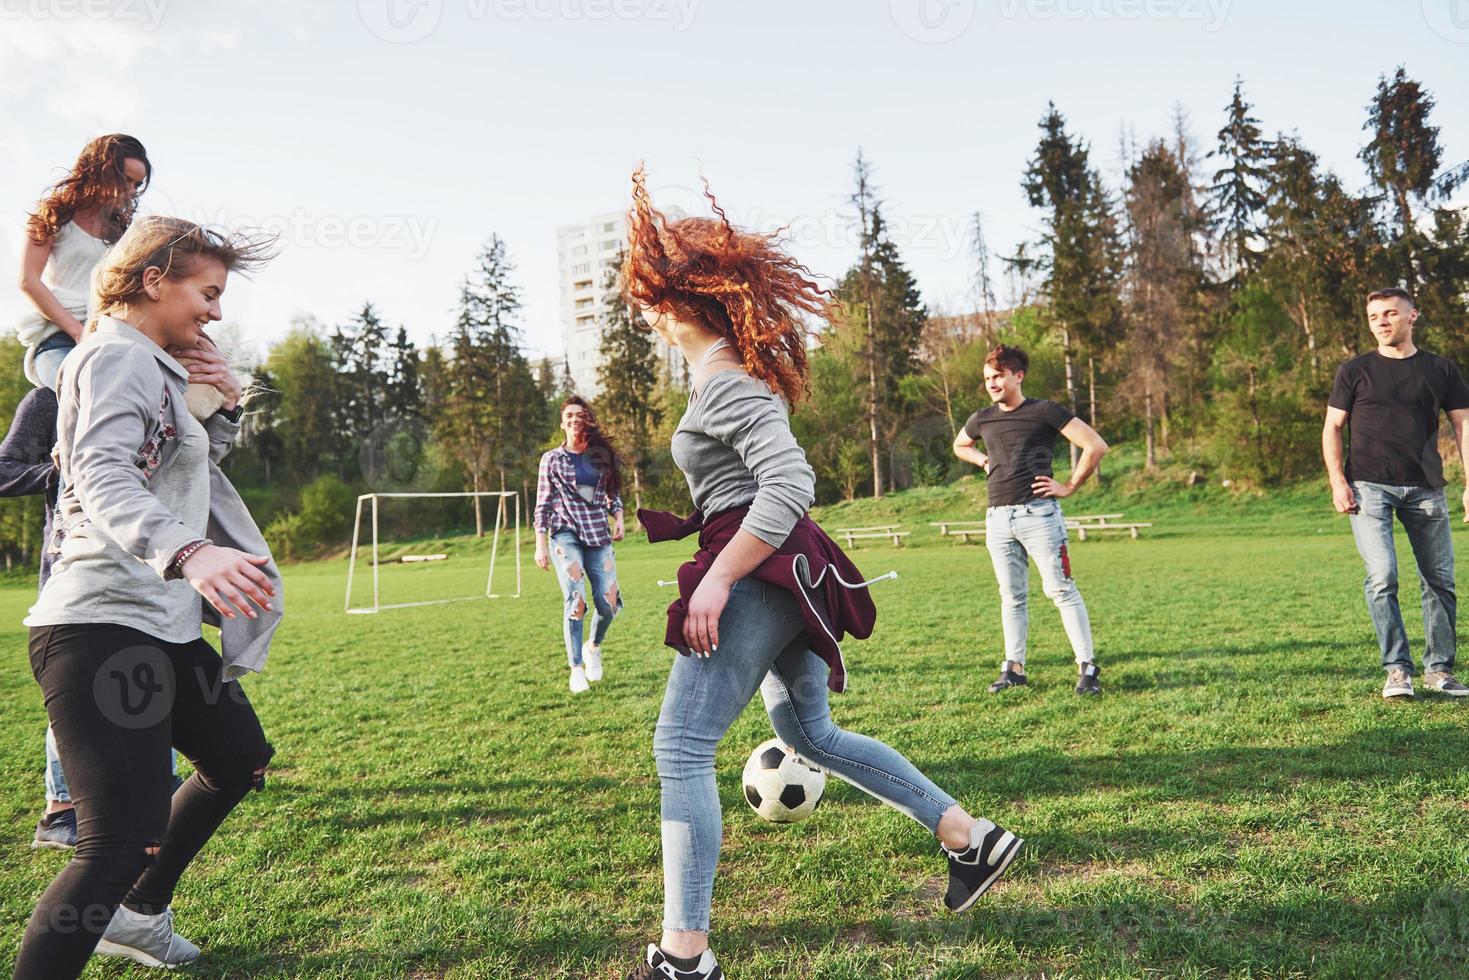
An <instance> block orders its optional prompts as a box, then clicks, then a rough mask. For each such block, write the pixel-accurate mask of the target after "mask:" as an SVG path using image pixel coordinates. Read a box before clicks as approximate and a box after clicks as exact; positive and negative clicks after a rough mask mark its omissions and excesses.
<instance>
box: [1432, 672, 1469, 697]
mask: <svg viewBox="0 0 1469 980" xmlns="http://www.w3.org/2000/svg"><path fill="white" fill-rule="evenodd" d="M1423 686H1424V687H1426V688H1428V689H1429V690H1430V691H1437V692H1438V693H1440V694H1447V695H1448V696H1449V697H1451V698H1462V697H1469V687H1465V686H1464V685H1463V684H1461V683H1460V682H1459V679H1458V678H1457V677H1455V676H1454V675H1453V674H1451V673H1449V672H1448V671H1446V670H1430V671H1428V672H1427V673H1425V674H1424V675H1423Z"/></svg>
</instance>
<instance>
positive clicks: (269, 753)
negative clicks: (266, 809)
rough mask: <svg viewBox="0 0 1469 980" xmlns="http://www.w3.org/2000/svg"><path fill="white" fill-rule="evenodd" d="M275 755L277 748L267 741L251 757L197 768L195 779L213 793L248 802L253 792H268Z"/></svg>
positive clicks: (204, 763) (204, 764)
mask: <svg viewBox="0 0 1469 980" xmlns="http://www.w3.org/2000/svg"><path fill="white" fill-rule="evenodd" d="M274 755H275V747H274V746H272V745H271V744H270V743H269V742H266V743H264V744H263V745H262V747H261V748H260V750H259V751H257V752H254V753H252V754H251V755H249V756H243V757H240V758H238V759H232V760H230V761H228V762H221V763H217V764H210V763H208V762H203V763H201V764H199V765H197V766H196V767H195V770H194V776H195V778H197V779H198V780H199V784H200V785H201V786H202V787H203V788H204V789H205V790H207V791H208V792H210V793H214V794H218V795H223V796H233V797H235V798H237V799H244V797H245V794H246V793H248V792H250V791H251V790H252V789H253V790H263V789H265V772H266V769H267V768H269V766H270V760H271V758H272V757H274Z"/></svg>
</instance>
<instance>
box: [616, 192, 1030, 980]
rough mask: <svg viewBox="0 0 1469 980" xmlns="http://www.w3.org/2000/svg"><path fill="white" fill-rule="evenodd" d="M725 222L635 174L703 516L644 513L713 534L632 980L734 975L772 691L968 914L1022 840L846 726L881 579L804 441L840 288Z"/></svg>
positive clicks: (696, 601) (675, 708) (641, 294)
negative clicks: (836, 528) (663, 206)
mask: <svg viewBox="0 0 1469 980" xmlns="http://www.w3.org/2000/svg"><path fill="white" fill-rule="evenodd" d="M705 193H706V196H707V197H708V198H709V200H710V202H711V204H712V205H713V209H714V212H715V214H716V215H717V216H718V217H717V218H716V219H711V218H684V219H681V220H678V221H670V220H668V219H667V218H666V217H665V216H664V215H663V214H661V213H660V212H659V211H657V210H656V209H655V208H654V206H653V202H652V200H651V198H650V197H649V195H648V191H647V187H646V184H645V180H644V175H643V172H642V170H641V168H640V169H639V170H638V171H637V172H636V173H634V175H633V206H632V210H631V212H630V214H629V226H630V227H629V232H628V238H629V247H628V254H627V258H626V262H625V265H624V266H623V288H624V291H625V293H626V296H627V298H628V301H629V302H630V303H633V304H635V305H636V306H637V307H638V308H639V309H641V310H642V314H643V317H644V319H645V320H646V321H647V323H648V325H649V327H650V328H651V329H652V330H653V331H654V332H656V333H657V334H658V336H659V337H661V338H662V339H663V340H664V341H666V342H667V343H669V344H671V345H673V346H674V347H677V348H678V349H679V350H680V351H681V352H682V354H683V356H684V358H685V359H686V360H687V361H688V363H689V364H690V365H691V367H692V370H691V373H690V379H689V380H690V393H689V407H688V411H687V412H685V413H684V416H683V418H682V419H681V420H680V421H679V424H678V427H677V428H676V430H675V431H674V434H673V444H672V451H673V459H674V462H676V463H677V464H678V467H679V469H681V470H682V471H683V474H684V477H685V479H687V481H688V485H689V492H690V494H691V496H692V497H693V501H694V506H695V507H696V508H697V510H696V511H695V513H694V514H693V516H692V517H690V518H687V519H679V518H675V517H673V516H672V515H669V514H664V513H659V512H652V511H640V512H639V514H638V517H639V520H640V521H641V522H642V524H643V526H644V527H645V528H646V529H647V530H648V536H649V538H650V539H651V540H654V541H659V540H668V539H672V538H679V537H684V536H686V535H688V534H692V533H694V532H696V531H697V532H698V533H699V550H698V551H697V552H696V553H695V555H694V558H693V560H692V561H690V562H688V563H686V564H684V565H683V566H682V567H681V568H680V569H679V572H678V585H679V598H678V599H677V600H676V601H675V602H674V603H673V605H672V606H670V607H669V610H668V613H669V615H668V629H667V633H666V636H665V642H666V643H667V644H668V645H669V646H671V647H673V648H674V649H675V650H677V651H678V652H679V653H680V654H683V656H679V657H675V658H674V663H673V669H672V672H671V674H670V676H669V679H668V688H667V691H666V692H665V694H664V699H663V707H662V711H661V712H660V714H659V717H658V727H657V732H656V735H655V737H654V743H653V752H654V756H655V757H656V759H657V763H658V777H659V780H660V782H661V785H662V795H663V802H662V819H663V876H664V920H663V935H662V940H661V942H660V943H659V944H658V945H656V946H655V945H650V946H649V947H648V951H647V955H646V957H645V958H644V962H643V963H641V964H640V965H639V966H638V967H637V969H635V970H634V971H633V972H632V973H631V974H629V978H630V980H717V978H720V977H722V976H723V974H722V973H721V971H720V968H719V966H718V964H717V963H716V962H715V959H714V954H713V953H712V952H711V951H710V950H709V910H710V904H711V901H712V895H713V890H714V872H715V868H716V866H717V864H718V862H719V847H720V837H721V834H722V828H721V822H720V812H719V794H718V792H717V790H716V788H715V780H714V752H715V748H716V747H717V746H718V744H719V742H720V740H721V739H722V738H723V737H724V733H725V732H726V731H727V730H728V728H729V726H730V725H731V724H732V723H733V722H734V720H735V718H737V717H738V716H739V714H740V712H741V711H743V710H744V708H745V705H746V704H748V703H749V701H750V699H751V698H752V697H754V694H755V691H756V689H759V690H760V692H761V695H762V697H763V699H764V702H765V709H766V711H767V713H768V714H769V715H770V723H771V725H772V727H773V728H774V729H775V733H776V735H778V736H779V737H780V739H781V740H782V741H783V742H785V743H786V744H787V745H788V746H790V747H791V748H792V749H793V750H794V751H795V753H796V754H797V755H799V756H800V757H801V758H802V759H804V760H805V761H807V762H808V763H810V764H812V765H814V766H817V767H819V768H821V769H822V770H824V771H826V772H829V773H831V774H833V775H835V776H838V777H840V778H842V779H843V780H846V781H847V782H849V783H851V784H852V785H854V786H857V787H858V788H859V789H862V790H864V791H865V792H867V793H869V794H871V795H872V796H875V797H876V798H878V799H879V800H881V801H882V802H884V803H887V804H888V805H890V806H892V807H893V808H895V809H897V810H899V811H900V812H902V813H904V814H906V815H908V816H909V817H912V818H913V819H914V820H916V821H918V822H919V823H921V824H923V825H924V827H926V828H927V829H928V830H929V831H930V832H932V833H933V834H934V835H935V836H936V837H938V838H939V840H940V842H941V843H942V847H943V851H944V853H945V855H946V856H947V857H948V870H949V887H948V892H947V894H946V895H945V897H944V902H945V904H946V905H947V906H948V907H949V908H950V909H952V910H954V911H956V912H959V911H963V910H965V909H967V908H969V906H970V905H971V904H973V902H974V901H975V900H976V899H977V898H978V897H979V896H980V895H981V894H983V893H984V891H985V890H986V889H988V888H989V886H990V885H991V884H992V883H993V882H994V881H995V880H996V879H997V878H999V876H1000V875H1001V874H1003V873H1004V871H1005V869H1006V868H1007V867H1008V866H1009V864H1010V862H1011V861H1012V860H1013V859H1014V857H1015V855H1016V854H1017V853H1018V852H1019V850H1020V847H1021V844H1022V843H1023V842H1022V841H1021V840H1020V838H1018V837H1016V836H1015V835H1014V834H1012V833H1010V832H1009V831H1007V830H1005V829H1003V828H1001V827H998V826H996V825H995V824H994V823H992V822H991V821H988V820H983V819H975V818H974V817H971V816H970V815H969V814H968V813H966V812H965V811H964V809H963V808H962V807H960V806H959V805H958V804H957V803H956V802H955V801H954V799H953V798H952V797H951V796H949V795H948V794H947V793H945V792H944V791H943V790H942V789H940V788H939V787H938V786H936V785H934V783H933V782H932V781H931V780H929V779H928V777H926V776H924V775H923V774H922V773H921V772H919V771H918V770H917V768H915V767H914V766H913V764H912V763H910V762H909V761H908V760H907V759H905V758H904V757H903V756H902V755H901V754H899V753H898V752H896V751H895V750H893V749H891V748H889V747H888V746H886V745H884V744H883V743H881V742H878V741H876V740H875V739H871V738H868V737H866V736H863V735H857V734H854V733H851V732H848V731H844V730H843V729H841V728H838V727H837V726H836V725H835V724H834V723H833V722H832V719H831V710H830V707H829V705H828V703H827V690H828V688H829V689H831V690H833V691H842V690H844V689H845V687H846V670H845V666H844V664H843V662H842V654H841V648H840V646H839V642H840V640H841V639H842V637H843V636H844V635H845V634H846V633H851V634H852V635H853V636H856V637H859V638H861V637H866V636H868V635H870V634H871V631H872V626H873V623H874V621H875V618H876V611H875V609H874V607H873V605H872V600H871V598H870V597H869V595H868V593H867V588H866V583H864V582H863V581H862V575H861V573H860V572H858V571H857V569H856V568H855V567H854V566H853V565H852V563H851V561H849V560H848V559H847V557H846V556H845V555H844V554H843V553H842V551H841V549H840V548H839V547H838V546H837V545H836V543H835V542H833V541H832V540H831V538H830V537H828V536H827V535H826V533H825V532H824V531H822V530H821V528H820V527H818V526H817V525H816V524H815V523H814V522H813V521H812V520H811V518H810V517H808V516H807V515H806V510H807V508H808V507H809V506H810V505H811V503H812V500H813V499H814V494H815V485H816V479H815V474H814V473H813V472H812V470H811V467H810V465H809V464H808V463H807V461H806V454H805V453H804V452H803V451H802V449H801V447H800V446H799V445H798V444H797V443H796V440H795V438H794V436H792V434H791V428H790V420H789V415H788V411H789V406H792V405H795V404H796V403H798V402H799V401H800V399H801V398H802V397H803V396H804V395H805V393H806V387H807V381H806V375H807V365H806V329H805V326H804V323H803V318H805V317H812V318H827V317H828V316H829V315H830V308H829V300H828V293H827V291H826V290H824V289H822V288H821V287H820V286H819V285H818V284H817V283H816V282H815V281H814V279H813V276H812V273H811V272H810V271H809V270H807V269H806V268H805V267H804V266H802V265H801V264H800V263H798V262H796V261H795V260H794V259H793V258H791V257H790V256H789V255H787V254H785V252H784V251H783V250H782V248H781V245H780V242H779V241H778V239H777V238H776V236H772V235H760V234H755V233H752V232H749V231H744V230H741V229H737V228H735V227H734V226H733V225H731V224H730V222H729V220H728V219H727V218H726V217H725V214H724V211H723V210H721V209H720V207H719V205H718V202H716V201H715V200H714V197H713V195H712V194H709V193H708V191H707V190H706V192H705Z"/></svg>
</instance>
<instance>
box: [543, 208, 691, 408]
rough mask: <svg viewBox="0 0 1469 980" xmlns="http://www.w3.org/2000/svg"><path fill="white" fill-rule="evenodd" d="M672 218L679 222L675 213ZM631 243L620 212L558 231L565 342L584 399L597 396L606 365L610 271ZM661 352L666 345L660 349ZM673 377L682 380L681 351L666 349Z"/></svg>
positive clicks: (557, 253)
mask: <svg viewBox="0 0 1469 980" xmlns="http://www.w3.org/2000/svg"><path fill="white" fill-rule="evenodd" d="M669 216H670V217H678V215H677V214H674V213H670V215H669ZM625 241H627V216H626V215H625V214H624V213H623V212H621V211H610V212H608V213H606V214H598V215H593V216H592V217H591V218H590V219H589V220H588V221H587V222H586V223H585V224H576V225H561V226H560V227H558V228H557V229H556V264H557V270H558V277H559V279H560V285H561V339H562V346H563V347H564V348H565V351H566V362H567V365H568V367H570V369H571V377H572V378H573V379H574V380H575V381H576V390H577V392H578V393H579V394H582V395H586V396H588V397H595V396H596V394H597V391H598V389H599V387H600V386H599V385H598V384H597V368H598V366H599V365H600V364H601V363H602V327H601V322H600V321H601V315H602V310H603V306H604V304H605V303H606V300H607V289H606V282H607V272H608V270H609V269H613V268H616V266H617V252H618V249H619V248H620V247H621V246H622V244H623V243H624V242H625ZM659 347H660V348H662V344H659ZM660 356H662V357H663V358H664V359H665V363H666V364H667V366H668V368H669V370H670V371H671V372H672V375H673V377H675V378H681V377H682V376H683V360H682V357H681V356H680V355H679V353H678V352H677V351H670V350H667V349H666V348H664V349H662V351H661V352H660Z"/></svg>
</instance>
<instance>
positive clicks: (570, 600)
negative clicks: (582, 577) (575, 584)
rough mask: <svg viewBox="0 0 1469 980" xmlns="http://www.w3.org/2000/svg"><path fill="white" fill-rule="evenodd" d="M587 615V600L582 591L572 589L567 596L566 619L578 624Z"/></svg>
mask: <svg viewBox="0 0 1469 980" xmlns="http://www.w3.org/2000/svg"><path fill="white" fill-rule="evenodd" d="M586 614H587V600H586V599H585V598H584V597H583V596H582V594H581V589H579V588H574V589H572V590H571V591H570V592H568V593H567V594H566V618H567V619H569V620H571V621H573V622H578V621H580V620H581V618H582V617H583V616H585V615H586Z"/></svg>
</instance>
